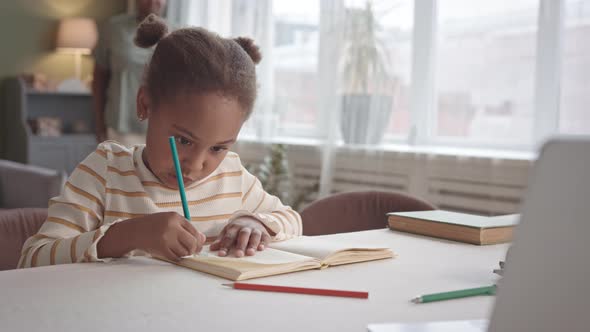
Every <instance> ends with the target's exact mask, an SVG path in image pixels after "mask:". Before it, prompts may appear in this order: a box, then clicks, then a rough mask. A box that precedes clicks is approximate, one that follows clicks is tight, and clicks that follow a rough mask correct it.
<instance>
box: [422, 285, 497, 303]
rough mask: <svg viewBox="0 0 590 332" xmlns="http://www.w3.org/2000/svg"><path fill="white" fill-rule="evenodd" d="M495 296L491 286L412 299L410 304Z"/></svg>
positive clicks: (493, 288)
mask: <svg viewBox="0 0 590 332" xmlns="http://www.w3.org/2000/svg"><path fill="white" fill-rule="evenodd" d="M495 294H496V285H492V286H486V287H478V288H469V289H462V290H456V291H451V292H444V293H435V294H428V295H422V296H418V297H416V298H414V299H412V302H414V303H428V302H434V301H444V300H451V299H458V298H462V297H468V296H477V295H495Z"/></svg>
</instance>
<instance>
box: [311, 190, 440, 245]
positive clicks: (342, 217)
mask: <svg viewBox="0 0 590 332" xmlns="http://www.w3.org/2000/svg"><path fill="white" fill-rule="evenodd" d="M435 209H436V207H435V206H433V205H432V204H430V203H428V202H425V201H423V200H421V199H418V198H416V197H412V196H410V195H408V194H404V193H399V192H380V191H357V192H347V193H340V194H334V195H331V196H328V197H325V198H323V199H320V200H317V201H315V202H313V203H311V204H310V205H308V206H307V207H306V208H305V209H303V211H302V212H301V219H302V221H303V235H324V234H335V233H346V232H357V231H364V230H370V229H379V228H384V227H386V225H387V216H386V214H387V213H388V212H404V211H425V210H435Z"/></svg>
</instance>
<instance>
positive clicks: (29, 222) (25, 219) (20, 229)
mask: <svg viewBox="0 0 590 332" xmlns="http://www.w3.org/2000/svg"><path fill="white" fill-rule="evenodd" d="M46 218H47V209H44V208H24V209H9V210H0V271H2V270H11V269H15V268H16V265H17V264H18V260H19V258H20V253H21V249H22V247H23V244H24V243H25V241H26V240H27V239H28V238H29V237H30V236H32V235H34V234H35V233H37V231H38V230H39V228H41V225H42V224H43V222H44V221H45V219H46Z"/></svg>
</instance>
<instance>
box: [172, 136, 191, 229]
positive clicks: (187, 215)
mask: <svg viewBox="0 0 590 332" xmlns="http://www.w3.org/2000/svg"><path fill="white" fill-rule="evenodd" d="M168 142H170V150H172V160H173V161H174V169H175V170H176V180H178V191H180V200H181V201H182V211H184V217H185V218H186V220H188V221H190V220H191V213H190V212H189V210H188V202H187V201H186V193H185V192H184V181H183V180H182V170H181V169H180V161H179V160H178V152H177V151H176V142H175V141H174V136H170V137H168Z"/></svg>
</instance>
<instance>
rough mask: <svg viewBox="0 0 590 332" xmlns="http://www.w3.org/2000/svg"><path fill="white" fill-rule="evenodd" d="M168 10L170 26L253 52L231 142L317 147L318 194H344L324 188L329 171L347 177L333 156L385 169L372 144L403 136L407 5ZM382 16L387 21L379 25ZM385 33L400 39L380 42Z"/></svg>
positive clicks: (228, 1)
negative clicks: (252, 84) (247, 43)
mask: <svg viewBox="0 0 590 332" xmlns="http://www.w3.org/2000/svg"><path fill="white" fill-rule="evenodd" d="M168 6H169V7H168V19H169V20H171V21H172V22H173V23H175V24H177V25H180V26H186V25H190V26H203V27H205V28H207V29H210V30H212V31H215V32H217V33H219V34H220V35H222V36H226V37H227V36H231V37H237V36H250V37H252V38H253V39H254V40H255V41H256V43H257V44H258V45H259V46H260V48H261V50H262V53H263V60H262V62H261V63H260V64H259V65H258V66H257V72H258V78H259V84H260V86H259V95H258V99H257V104H256V106H255V111H254V113H253V115H252V117H251V119H250V120H249V121H248V122H247V123H246V125H245V127H244V128H243V130H242V134H241V139H246V140H255V141H259V142H288V143H292V142H294V143H296V144H303V145H313V146H317V147H319V149H320V150H321V153H320V154H319V155H320V164H321V171H320V180H319V182H320V187H319V188H320V196H324V195H327V194H329V193H331V192H334V191H341V190H346V188H345V187H343V188H334V186H333V183H334V181H333V178H334V176H337V175H338V171H340V173H342V174H349V173H350V172H351V171H349V170H346V169H345V168H346V167H344V168H343V164H342V163H340V162H339V163H338V166H336V165H337V163H336V162H335V161H336V160H337V159H338V158H339V159H342V160H347V159H350V158H353V159H354V160H356V161H357V164H358V165H357V168H358V167H361V168H362V167H365V166H366V167H367V170H371V172H373V171H377V172H381V173H383V171H385V169H384V168H385V167H388V166H387V165H386V163H384V162H383V161H382V160H383V158H382V155H383V149H380V148H377V146H378V145H379V144H380V143H382V142H383V141H384V139H388V140H390V141H392V140H393V141H395V140H396V139H402V138H404V136H405V134H406V133H407V132H408V131H409V130H408V127H409V120H408V112H409V111H408V109H407V106H408V104H409V103H408V102H407V100H408V97H407V94H408V91H409V74H410V65H411V64H410V61H409V58H410V50H411V49H410V46H409V44H410V43H411V33H409V31H410V30H411V18H412V15H413V14H412V4H411V1H393V2H391V1H358V0H357V1H348V0H322V1H316V0H300V1H297V2H291V1H272V0H257V1H249V0H214V1H211V0H197V1H188V0H170V1H169V3H168ZM402 14H403V15H402ZM408 15H409V19H408V17H405V18H404V19H403V20H398V18H399V17H403V16H408ZM383 19H385V20H389V22H395V24H393V25H392V24H390V25H388V26H383V24H382V22H381V20H383ZM398 21H403V22H402V23H401V24H400V23H398ZM396 24H397V25H396ZM404 29H405V30H404ZM391 34H393V35H394V36H397V35H399V36H400V40H401V42H400V43H397V41H396V40H394V39H392V38H389V40H386V38H384V36H385V35H388V36H391ZM394 60H395V61H394ZM392 63H396V66H394V68H392V66H391V64H392ZM400 91H405V95H402V96H399V95H398V94H399V93H400ZM392 113H393V114H392ZM394 118H397V119H400V120H401V121H399V122H398V121H396V122H395V123H394V121H393V120H394ZM359 162H360V163H359ZM365 164H366V165H365ZM363 165H364V166H363Z"/></svg>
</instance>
